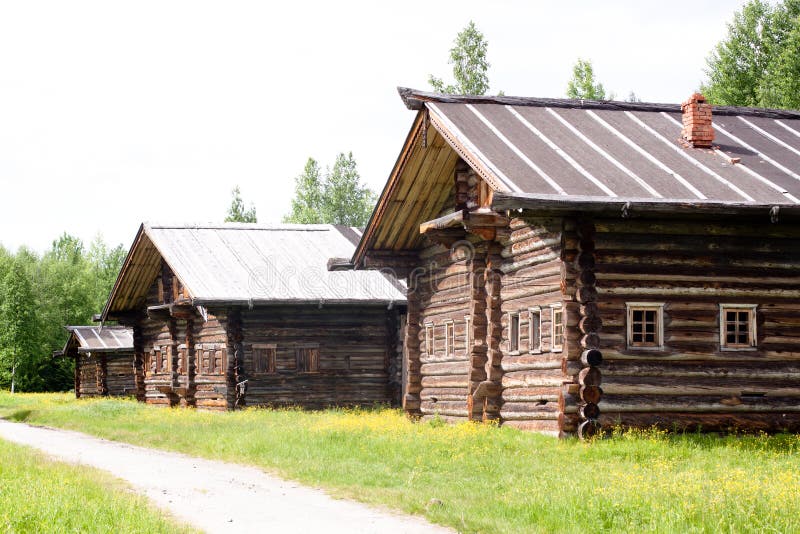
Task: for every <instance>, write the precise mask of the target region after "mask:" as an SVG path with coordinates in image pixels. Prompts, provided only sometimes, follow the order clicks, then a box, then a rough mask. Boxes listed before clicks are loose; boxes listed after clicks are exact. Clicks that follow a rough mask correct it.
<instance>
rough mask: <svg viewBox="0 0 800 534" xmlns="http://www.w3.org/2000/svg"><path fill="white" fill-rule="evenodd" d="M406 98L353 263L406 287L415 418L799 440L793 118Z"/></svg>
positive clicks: (576, 430)
mask: <svg viewBox="0 0 800 534" xmlns="http://www.w3.org/2000/svg"><path fill="white" fill-rule="evenodd" d="M400 93H401V97H402V99H403V101H404V103H405V104H406V106H407V107H408V108H409V109H411V110H414V111H415V113H416V117H415V119H414V121H413V124H412V127H411V131H410V132H409V134H408V137H407V139H406V142H405V144H404V145H403V147H402V148H401V150H400V155H399V157H398V159H397V162H396V164H395V167H394V169H393V171H392V173H391V175H390V177H389V180H388V183H387V184H386V186H385V188H384V190H383V193H382V194H381V196H380V199H379V201H378V204H377V207H376V208H375V211H374V213H373V215H372V218H371V220H370V221H369V224H368V226H367V227H366V229H365V230H364V235H363V236H362V238H361V241H360V243H359V245H358V247H357V248H356V252H355V254H354V255H353V257H352V258H351V262H350V263H351V264H352V266H353V267H354V268H356V269H370V268H376V269H377V268H383V269H385V268H391V269H393V270H394V271H395V272H396V273H397V274H398V276H399V277H401V278H405V279H406V280H407V286H408V293H407V295H408V316H407V317H408V321H407V324H408V326H407V329H406V331H405V345H406V351H407V353H406V358H407V361H406V365H405V368H406V369H407V370H408V373H407V376H406V380H405V384H406V386H405V390H404V397H403V405H404V407H405V409H406V411H407V412H408V413H409V414H411V415H414V416H421V417H423V418H428V417H434V416H439V417H444V418H447V419H451V420H495V421H499V422H500V423H502V424H503V425H510V426H515V427H518V428H522V429H529V430H536V431H542V432H549V433H555V434H560V435H570V434H579V435H586V434H588V433H592V432H595V431H596V430H597V429H599V428H602V427H606V428H607V427H610V426H613V425H617V424H619V425H623V426H640V427H641V426H650V425H659V426H663V427H666V428H680V429H698V428H699V429H704V430H714V429H731V428H738V429H748V430H754V429H759V430H768V431H774V430H781V429H789V430H798V429H800V276H799V273H800V112H797V111H787V110H768V109H749V108H728V107H714V108H713V109H712V106H710V105H709V104H708V103H707V102H705V99H704V98H703V97H702V95H699V94H695V95H693V96H692V97H691V98H690V99H689V100H687V101H686V102H685V103H683V105H677V104H648V103H628V102H595V101H586V100H560V99H539V98H518V97H502V96H500V97H471V96H452V95H440V94H433V93H426V92H421V91H414V90H410V89H401V90H400ZM712 115H713V118H712Z"/></svg>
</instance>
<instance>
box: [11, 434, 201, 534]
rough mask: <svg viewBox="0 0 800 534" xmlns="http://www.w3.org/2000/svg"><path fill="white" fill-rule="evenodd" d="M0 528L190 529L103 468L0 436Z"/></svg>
mask: <svg viewBox="0 0 800 534" xmlns="http://www.w3.org/2000/svg"><path fill="white" fill-rule="evenodd" d="M0 488H2V491H0V529H2V531H3V532H10V533H17V532H18V533H46V532H82V533H94V532H97V533H107V532H125V533H131V534H132V533H142V534H149V533H162V532H163V533H165V534H166V533H172V532H192V530H191V529H190V528H188V527H187V526H184V525H179V524H178V523H176V522H175V521H174V520H172V519H171V518H169V517H167V516H166V514H164V512H162V511H160V510H158V509H156V508H155V507H154V506H152V505H151V504H150V503H149V502H148V500H147V498H146V497H143V496H139V495H135V494H132V492H131V490H130V489H129V488H128V487H127V486H126V485H125V484H124V483H122V482H121V481H120V480H117V479H115V478H113V477H111V476H110V475H108V474H107V473H104V472H103V471H100V470H96V469H91V468H87V467H85V466H75V465H70V464H66V463H61V462H54V461H51V460H49V459H48V458H47V457H46V456H45V455H43V454H40V453H38V452H36V451H34V450H32V449H29V448H27V447H22V446H19V445H14V444H11V443H9V442H7V441H3V440H0Z"/></svg>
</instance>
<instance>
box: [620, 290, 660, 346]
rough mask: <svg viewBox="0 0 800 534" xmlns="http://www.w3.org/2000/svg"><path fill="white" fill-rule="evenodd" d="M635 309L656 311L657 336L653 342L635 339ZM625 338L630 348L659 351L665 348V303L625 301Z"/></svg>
mask: <svg viewBox="0 0 800 534" xmlns="http://www.w3.org/2000/svg"><path fill="white" fill-rule="evenodd" d="M635 311H642V312H648V311H654V312H655V313H656V325H655V332H654V334H655V336H656V340H655V342H654V343H653V344H647V343H646V342H644V341H642V342H636V341H634V340H633V333H634V332H633V325H634V321H633V313H634V312H635ZM625 339H626V342H627V343H626V344H627V348H628V349H629V350H645V351H648V350H649V351H659V350H664V303H663V302H626V303H625Z"/></svg>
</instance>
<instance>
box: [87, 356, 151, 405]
mask: <svg viewBox="0 0 800 534" xmlns="http://www.w3.org/2000/svg"><path fill="white" fill-rule="evenodd" d="M75 364H76V365H77V366H78V373H79V375H80V379H79V384H78V388H79V394H78V396H79V397H97V396H102V395H109V396H112V397H113V396H125V395H133V394H135V392H136V387H135V384H134V373H133V351H128V352H122V353H111V354H101V353H96V354H93V355H88V354H78V355H77V357H76V360H75Z"/></svg>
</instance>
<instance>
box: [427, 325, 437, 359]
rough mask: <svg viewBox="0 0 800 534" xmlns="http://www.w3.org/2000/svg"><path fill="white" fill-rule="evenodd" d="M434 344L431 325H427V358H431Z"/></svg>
mask: <svg viewBox="0 0 800 534" xmlns="http://www.w3.org/2000/svg"><path fill="white" fill-rule="evenodd" d="M434 342H435V340H434V336H433V323H427V324H426V325H425V353H426V354H427V355H428V356H433V352H434V347H435V346H434Z"/></svg>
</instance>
